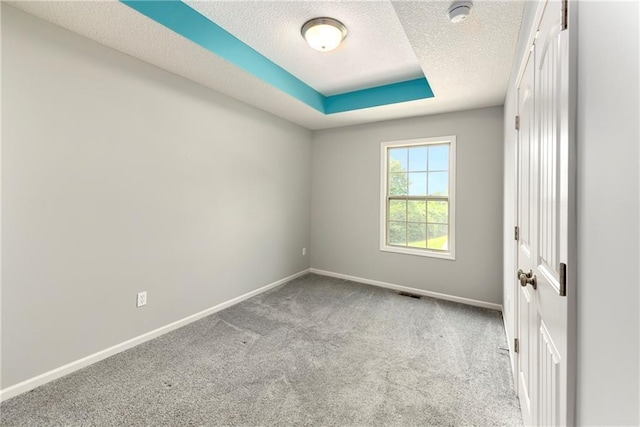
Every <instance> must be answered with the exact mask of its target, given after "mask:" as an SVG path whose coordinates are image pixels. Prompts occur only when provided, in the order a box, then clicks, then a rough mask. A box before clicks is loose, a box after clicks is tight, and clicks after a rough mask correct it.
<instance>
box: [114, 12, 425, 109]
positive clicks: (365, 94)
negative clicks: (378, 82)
mask: <svg viewBox="0 0 640 427" xmlns="http://www.w3.org/2000/svg"><path fill="white" fill-rule="evenodd" d="M120 1H121V2H122V3H124V4H126V5H127V6H129V7H131V8H133V9H134V10H136V11H138V12H140V13H142V14H143V15H145V16H147V17H149V18H151V19H153V20H154V21H156V22H158V23H160V24H162V25H164V26H165V27H167V28H169V29H170V30H172V31H174V32H176V33H178V34H180V35H181V36H183V37H185V38H187V39H189V40H191V41H192V42H194V43H196V44H198V45H200V46H202V47H203V48H205V49H207V50H208V51H210V52H212V53H214V54H216V55H218V56H220V57H221V58H224V59H225V60H227V61H229V62H231V63H232V64H234V65H236V66H238V67H240V68H242V69H243V70H245V71H247V72H249V73H251V74H253V75H254V76H256V77H258V78H259V79H261V80H263V81H265V82H267V83H269V84H271V85H272V86H275V87H276V88H278V89H280V90H281V91H283V92H285V93H287V94H289V95H291V96H293V97H294V98H297V99H299V100H300V101H302V102H304V103H305V104H307V105H309V106H310V107H312V108H314V109H316V110H318V111H320V112H321V113H324V114H333V113H341V112H345V111H352V110H358V109H362V108H370V107H377V106H380V105H388V104H395V103H398V102H407V101H414V100H417V99H425V98H431V97H433V96H434V95H433V91H432V90H431V87H430V86H429V82H428V81H427V79H426V78H420V79H415V80H409V81H406V82H400V83H393V84H388V85H384V86H378V87H373V88H369V89H363V90H356V91H353V92H348V93H343V94H339V95H333V96H328V97H327V96H324V95H322V94H321V93H320V92H318V91H316V90H315V89H313V88H312V87H310V86H309V85H307V84H306V83H304V82H303V81H302V80H300V79H298V78H297V77H295V76H294V75H292V74H291V73H289V72H288V71H287V70H285V69H284V68H282V67H280V66H279V65H277V64H275V63H274V62H272V61H271V60H269V59H268V58H266V57H265V56H264V55H262V54H261V53H259V52H258V51H256V50H255V49H253V48H251V47H250V46H248V45H246V44H245V43H243V42H242V41H241V40H239V39H238V38H237V37H235V36H234V35H233V34H231V33H229V32H228V31H226V30H225V29H224V28H222V27H220V26H219V25H217V24H216V23H214V22H212V21H211V20H209V19H208V18H206V17H205V16H203V15H201V14H200V13H198V12H197V11H196V10H195V9H192V8H191V7H189V6H188V5H187V4H185V3H183V2H182V1H180V0H120Z"/></svg>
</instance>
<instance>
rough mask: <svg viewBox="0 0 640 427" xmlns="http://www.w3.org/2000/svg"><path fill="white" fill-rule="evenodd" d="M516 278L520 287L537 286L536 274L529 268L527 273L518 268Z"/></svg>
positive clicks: (534, 287)
mask: <svg viewBox="0 0 640 427" xmlns="http://www.w3.org/2000/svg"><path fill="white" fill-rule="evenodd" d="M518 280H519V281H520V286H522V287H524V286H527V285H531V287H532V288H533V289H537V288H538V283H537V281H536V276H535V274H533V271H532V270H529V271H528V272H527V273H525V272H524V271H522V269H520V270H518Z"/></svg>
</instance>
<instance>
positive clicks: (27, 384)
mask: <svg viewBox="0 0 640 427" xmlns="http://www.w3.org/2000/svg"><path fill="white" fill-rule="evenodd" d="M308 272H309V269H306V270H302V271H300V272H298V273H295V274H292V275H291V276H289V277H285V278H284V279H280V280H278V281H277V282H273V283H270V284H268V285H266V286H263V287H261V288H259V289H256V290H254V291H251V292H248V293H246V294H244V295H240V296H239V297H236V298H233V299H230V300H229V301H225V302H223V303H221V304H218V305H215V306H213V307H211V308H208V309H206V310H203V311H201V312H199V313H196V314H192V315H191V316H187V317H185V318H184V319H180V320H178V321H175V322H173V323H170V324H168V325H165V326H162V327H160V328H158V329H155V330H153V331H151V332H147V333H145V334H142V335H139V336H137V337H135V338H131V339H130V340H127V341H125V342H122V343H120V344H116V345H114V346H112V347H109V348H107V349H104V350H101V351H99V352H97V353H94V354H91V355H89V356H87V357H83V358H82V359H79V360H76V361H75V362H71V363H68V364H66V365H64V366H61V367H59V368H56V369H53V370H51V371H49V372H45V373H44V374H41V375H38V376H36V377H33V378H29V379H28V380H25V381H22V382H21V383H18V384H15V385H12V386H11V387H7V388H5V389H3V390H0V402H3V401H5V400H7V399H10V398H12V397H15V396H17V395H19V394H22V393H25V392H27V391H29V390H33V389H34V388H36V387H39V386H41V385H43V384H46V383H48V382H51V381H53V380H55V379H58V378H60V377H63V376H65V375H68V374H70V373H72V372H75V371H77V370H79V369H82V368H84V367H86V366H89V365H91V364H93V363H96V362H99V361H101V360H103V359H106V358H107V357H109V356H113V355H114V354H117V353H120V352H122V351H124V350H128V349H130V348H131V347H135V346H137V345H139V344H142V343H144V342H147V341H149V340H152V339H154V338H157V337H159V336H160V335H164V334H166V333H167V332H171V331H173V330H175V329H178V328H180V327H182V326H185V325H188V324H189V323H192V322H195V321H196V320H199V319H202V318H203V317H206V316H209V315H211V314H213V313H216V312H218V311H220V310H223V309H225V308H227V307H230V306H232V305H235V304H238V303H239V302H242V301H244V300H246V299H249V298H251V297H253V296H256V295H258V294H261V293H263V292H266V291H268V290H269V289H272V288H275V287H276V286H280V285H282V284H283V283H286V282H289V281H291V280H293V279H296V278H298V277H300V276H304V275H305V274H307V273H308Z"/></svg>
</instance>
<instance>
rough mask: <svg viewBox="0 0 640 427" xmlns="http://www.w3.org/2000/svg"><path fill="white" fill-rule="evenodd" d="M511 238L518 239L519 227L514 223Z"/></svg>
mask: <svg viewBox="0 0 640 427" xmlns="http://www.w3.org/2000/svg"><path fill="white" fill-rule="evenodd" d="M513 238H514V239H515V240H516V242H517V241H518V240H520V228H519V227H518V226H517V225H516V227H515V230H514V232H513Z"/></svg>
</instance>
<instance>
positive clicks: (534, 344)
mask: <svg viewBox="0 0 640 427" xmlns="http://www.w3.org/2000/svg"><path fill="white" fill-rule="evenodd" d="M563 13H564V10H563V3H562V1H559V0H548V1H547V2H546V5H545V8H544V12H543V14H542V19H541V21H540V25H539V27H538V35H537V37H536V40H535V44H534V47H533V50H532V55H530V57H529V62H528V64H527V67H526V69H525V72H524V74H523V77H522V79H521V82H520V87H519V92H518V93H519V96H520V97H521V98H520V99H519V104H518V107H519V109H520V110H519V114H520V132H519V148H520V153H519V156H518V157H519V165H518V166H519V168H520V171H519V186H518V188H519V191H520V192H519V194H518V209H519V212H518V221H519V223H518V225H519V227H520V239H519V242H518V267H519V269H520V270H521V271H520V270H519V272H518V273H517V277H518V279H519V282H520V284H521V286H520V292H519V304H518V309H519V313H518V322H519V329H518V333H519V340H520V343H521V344H520V353H519V357H518V361H519V369H518V371H519V372H518V375H519V378H518V380H519V387H518V392H519V396H520V402H521V407H522V412H523V417H524V420H525V423H526V424H527V425H541V426H555V425H566V424H567V422H568V418H567V416H568V409H567V393H568V388H567V350H568V348H567V347H568V346H567V342H568V341H567V338H568V335H567V330H568V310H567V298H566V264H567V258H568V242H569V240H568V239H569V235H568V203H567V198H568V194H569V182H568V171H569V158H568V156H569V149H568V146H569V137H568V117H569V115H568V109H569V105H568V93H569V88H568V78H567V76H568V63H569V55H568V32H567V31H565V30H564V29H563V23H564V16H563ZM531 85H532V86H533V87H532V88H531ZM531 94H533V96H532V98H533V99H531V100H530V99H529V97H531ZM532 111H533V114H532Z"/></svg>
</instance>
